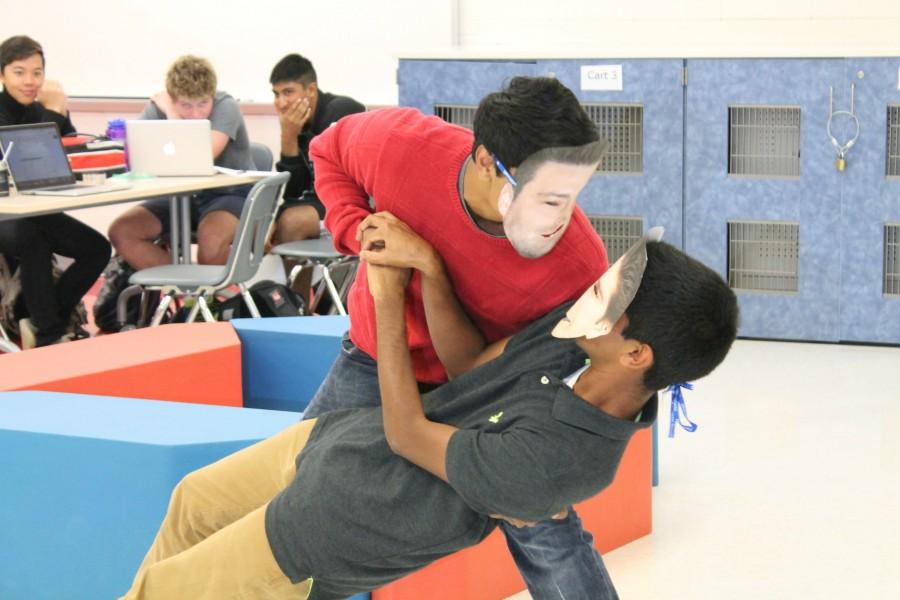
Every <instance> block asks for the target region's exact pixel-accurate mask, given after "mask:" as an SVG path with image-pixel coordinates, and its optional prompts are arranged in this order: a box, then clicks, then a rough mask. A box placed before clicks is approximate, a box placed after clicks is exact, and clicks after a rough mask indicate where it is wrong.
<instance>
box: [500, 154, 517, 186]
mask: <svg viewBox="0 0 900 600" xmlns="http://www.w3.org/2000/svg"><path fill="white" fill-rule="evenodd" d="M494 164H495V165H497V168H498V169H500V172H501V173H503V176H504V177H506V180H507V181H508V182H509V184H510V185H511V186H513V187H518V185H519V182H518V181H516V178H515V177H513V176H512V174H510V172H509V170H508V169H507V168H506V165H504V164H503V163H502V162H500V159H499V158H497V157H496V156H494Z"/></svg>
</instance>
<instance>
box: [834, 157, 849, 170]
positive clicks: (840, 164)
mask: <svg viewBox="0 0 900 600" xmlns="http://www.w3.org/2000/svg"><path fill="white" fill-rule="evenodd" d="M834 166H835V167H837V170H838V171H840V172H841V173H843V172H844V169H846V168H847V161H846V160H844V159H843V158H838V159H837V160H836V161H834Z"/></svg>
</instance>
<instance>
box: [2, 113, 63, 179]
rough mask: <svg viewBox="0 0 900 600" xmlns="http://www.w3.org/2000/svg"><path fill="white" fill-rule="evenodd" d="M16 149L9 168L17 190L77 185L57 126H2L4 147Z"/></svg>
mask: <svg viewBox="0 0 900 600" xmlns="http://www.w3.org/2000/svg"><path fill="white" fill-rule="evenodd" d="M10 142H12V143H13V148H12V150H11V151H10V153H9V157H8V160H7V165H8V166H9V172H10V173H11V174H12V177H13V180H14V181H15V182H16V188H17V189H19V190H23V191H24V190H33V189H37V188H44V187H50V186H54V185H65V184H70V183H75V175H74V174H73V173H72V168H71V167H70V166H69V159H68V158H66V151H65V150H63V147H62V141H60V139H59V128H58V127H57V126H56V123H35V124H33V125H13V126H10V127H0V145H2V147H3V148H9V143H10Z"/></svg>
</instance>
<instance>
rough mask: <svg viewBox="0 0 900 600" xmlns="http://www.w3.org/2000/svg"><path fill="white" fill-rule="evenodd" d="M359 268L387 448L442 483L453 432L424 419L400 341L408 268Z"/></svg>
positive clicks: (405, 348) (405, 349)
mask: <svg viewBox="0 0 900 600" xmlns="http://www.w3.org/2000/svg"><path fill="white" fill-rule="evenodd" d="M365 267H366V268H367V269H368V278H369V290H370V291H371V293H372V297H373V299H374V301H375V319H376V331H377V337H378V386H379V389H380V391H381V406H382V414H383V419H384V433H385V437H386V438H387V442H388V445H390V447H391V450H393V451H394V453H395V454H398V455H400V456H402V457H403V458H405V459H406V460H408V461H410V462H411V463H413V464H415V465H417V466H419V467H421V468H423V469H425V470H426V471H428V472H430V473H432V474H433V475H435V476H437V477H439V478H441V479H443V480H444V481H447V467H446V458H447V445H448V444H449V442H450V436H452V435H453V433H454V432H455V431H456V429H457V428H456V427H452V426H450V425H444V424H443V423H436V422H434V421H429V420H428V419H427V418H426V417H425V411H424V409H423V408H422V398H421V396H420V395H419V389H418V384H417V383H416V378H415V372H414V371H413V368H412V360H411V359H410V356H409V348H408V346H407V343H406V321H405V319H404V305H405V292H406V281H407V280H408V279H409V270H408V269H400V268H396V267H383V266H377V265H372V264H369V263H367V264H366V265H365Z"/></svg>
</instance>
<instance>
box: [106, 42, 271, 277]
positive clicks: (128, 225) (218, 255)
mask: <svg viewBox="0 0 900 600" xmlns="http://www.w3.org/2000/svg"><path fill="white" fill-rule="evenodd" d="M216 85H217V78H216V72H215V70H214V69H213V67H212V65H211V64H210V63H209V61H207V60H206V59H204V58H200V57H197V56H192V55H185V56H181V57H179V58H178V59H177V60H176V61H175V62H174V63H173V64H172V66H171V67H169V71H168V73H167V74H166V89H165V90H164V91H162V92H159V93H158V94H156V95H155V96H153V98H152V99H151V101H150V102H149V103H148V104H147V106H146V107H145V108H144V111H143V112H142V113H141V119H150V120H157V119H209V122H210V128H211V129H212V134H211V138H212V139H211V144H212V154H213V159H214V162H215V164H216V166H219V167H227V168H229V169H237V170H248V169H253V161H252V158H251V155H250V138H249V136H248V134H247V126H246V125H245V124H244V117H243V116H242V115H241V109H240V106H239V105H238V103H237V100H235V99H234V98H232V97H231V96H230V95H228V94H227V93H225V92H222V91H218V90H217V89H216ZM250 187H251V186H249V185H246V186H236V187H231V188H219V189H215V190H204V191H202V192H199V193H198V194H195V195H194V197H193V198H192V199H191V203H190V209H191V213H190V217H191V227H192V228H193V229H194V230H195V231H196V232H197V261H198V262H199V263H200V264H205V265H224V264H225V261H226V260H227V259H228V253H229V251H230V250H231V242H232V240H233V239H234V233H235V231H236V230H237V225H238V221H240V218H241V210H242V209H243V206H244V200H245V199H246V198H247V193H248V192H249V191H250ZM169 224H170V222H169V200H168V198H153V199H151V200H147V201H146V202H142V203H141V204H140V205H138V206H135V207H133V208H130V209H128V210H127V211H125V213H123V214H122V215H120V216H119V217H118V218H116V220H115V221H113V223H112V225H110V228H109V239H110V241H111V242H112V244H113V246H114V247H115V249H116V252H117V253H118V254H120V255H121V256H122V257H123V258H124V259H125V261H126V262H127V263H128V264H129V265H131V266H132V267H134V268H135V269H136V270H140V269H148V268H150V267H157V266H160V265H165V264H169V262H171V259H170V258H169V255H168V253H167V252H166V250H165V249H164V248H163V247H162V246H159V245H157V244H156V243H155V240H156V239H157V238H159V237H160V235H165V234H167V233H168V231H169Z"/></svg>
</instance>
